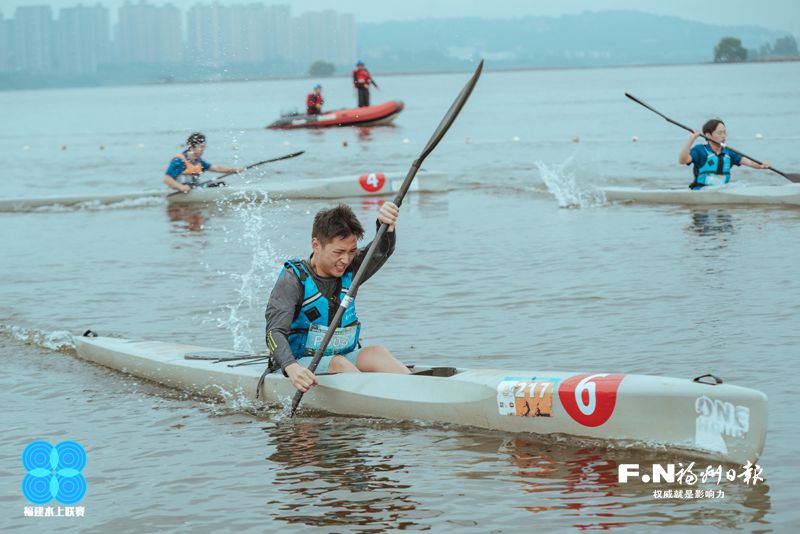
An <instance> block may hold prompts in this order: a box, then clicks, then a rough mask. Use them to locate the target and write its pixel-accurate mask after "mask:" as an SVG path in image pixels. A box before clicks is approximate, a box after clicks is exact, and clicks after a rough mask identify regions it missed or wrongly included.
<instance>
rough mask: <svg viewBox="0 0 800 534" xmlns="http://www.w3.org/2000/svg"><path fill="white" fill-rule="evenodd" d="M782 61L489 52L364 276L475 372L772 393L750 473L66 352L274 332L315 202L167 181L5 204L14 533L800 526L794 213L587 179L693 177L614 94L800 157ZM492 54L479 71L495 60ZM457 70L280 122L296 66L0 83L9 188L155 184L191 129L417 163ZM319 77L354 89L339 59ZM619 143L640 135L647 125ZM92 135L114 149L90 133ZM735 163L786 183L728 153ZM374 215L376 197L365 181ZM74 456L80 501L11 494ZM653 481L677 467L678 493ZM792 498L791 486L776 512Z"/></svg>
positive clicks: (406, 342)
mask: <svg viewBox="0 0 800 534" xmlns="http://www.w3.org/2000/svg"><path fill="white" fill-rule="evenodd" d="M797 65H798V64H797V63H787V64H764V65H739V66H710V65H702V66H683V67H658V68H655V67H653V68H627V69H592V70H564V71H530V72H506V73H495V72H491V71H489V72H486V73H485V74H484V76H483V78H482V79H481V81H480V82H479V84H478V87H477V89H476V90H475V93H474V95H473V97H472V99H471V100H470V101H469V102H468V104H467V106H466V107H465V109H464V111H463V112H462V115H461V117H460V118H459V119H458V121H457V123H456V124H455V125H454V127H453V128H452V129H451V131H450V132H449V133H448V135H447V137H446V138H445V140H444V141H443V142H442V143H441V145H440V146H439V147H438V148H437V149H436V151H435V152H434V153H433V154H432V155H431V156H430V157H429V158H428V160H427V161H426V163H425V166H426V167H427V168H430V169H432V170H442V171H446V172H448V173H449V174H450V177H451V186H452V190H451V191H449V192H448V193H444V194H429V195H410V196H409V197H408V198H407V200H406V202H405V204H404V205H403V209H402V216H401V220H400V224H399V226H398V245H397V252H396V253H395V255H394V256H393V257H392V259H391V260H390V261H389V262H388V264H387V265H386V266H385V267H384V269H383V270H382V271H381V272H380V273H379V274H378V275H376V276H375V277H374V278H373V279H372V280H370V281H369V282H368V283H367V284H366V285H365V286H364V288H363V290H362V291H361V292H360V293H359V302H360V313H361V315H362V317H363V318H364V319H365V334H366V336H367V338H368V339H369V340H370V341H371V342H380V343H382V344H385V345H386V346H388V347H389V348H390V349H391V350H392V351H393V352H394V353H395V354H397V355H399V356H400V357H401V358H403V359H405V360H407V361H414V362H418V363H425V362H437V363H444V364H450V365H460V366H465V367H495V368H497V367H509V368H516V369H520V368H522V369H532V370H534V369H535V370H548V369H553V370H556V369H557V370H574V371H609V372H625V373H642V374H655V375H666V376H676V377H685V378H690V377H694V376H697V375H700V374H703V373H706V372H711V373H714V374H716V375H719V376H722V377H724V378H725V379H726V381H729V382H733V383H736V384H739V385H743V386H747V387H752V388H755V389H759V390H761V391H763V392H765V393H767V395H768V396H769V399H770V407H769V411H770V412H769V433H768V437H767V444H766V449H765V452H764V455H763V456H762V458H761V460H760V464H761V466H762V467H763V468H764V476H765V478H766V483H765V484H763V485H758V486H756V487H750V486H745V485H743V484H741V483H738V482H737V483H727V484H726V483H725V482H724V481H723V483H722V484H721V485H720V488H721V489H723V490H724V491H725V495H724V497H722V498H715V499H698V500H679V499H678V500H676V499H656V498H654V496H653V490H654V489H659V488H657V487H654V486H653V485H652V484H651V485H647V484H642V483H629V484H619V483H618V482H617V465H618V464H619V463H654V462H662V463H666V462H669V461H671V460H673V459H675V458H674V457H673V456H672V455H671V454H669V453H666V452H641V451H625V450H614V449H598V448H586V447H584V446H581V445H580V444H578V443H570V442H569V441H566V442H552V441H549V440H546V439H541V438H536V437H535V436H525V435H521V436H520V435H504V434H499V433H492V432H483V431H478V430H474V429H464V428H458V427H449V426H446V425H430V424H420V423H416V422H396V421H382V420H370V419H359V418H342V417H321V416H313V415H306V416H302V417H299V418H296V419H294V420H287V419H286V418H285V416H283V415H281V413H282V412H281V411H280V410H279V409H277V408H276V409H272V410H266V411H264V410H253V409H252V408H251V407H250V406H248V405H247V404H246V403H243V402H241V401H240V400H236V399H233V400H231V401H229V402H227V403H217V402H211V401H208V400H206V399H198V398H193V397H187V396H185V395H183V394H181V393H178V392H175V391H173V390H170V389H166V388H163V387H160V386H157V385H154V384H150V383H147V382H143V381H140V380H136V379H133V378H131V377H129V376H126V375H123V374H120V373H117V372H114V371H110V370H107V369H104V368H100V367H96V366H93V365H91V364H87V363H85V362H83V361H81V360H78V359H76V358H74V357H73V355H74V350H73V349H72V344H71V341H70V338H69V335H68V334H69V333H80V332H82V331H83V330H85V329H86V328H92V329H93V330H95V331H97V332H99V333H101V334H113V335H119V336H124V337H132V338H145V339H156V340H165V341H181V342H187V343H195V344H199V345H204V346H213V347H220V348H237V349H242V350H263V348H264V347H263V328H264V319H263V314H264V307H265V304H266V299H267V297H268V294H269V291H270V289H271V287H272V284H273V283H274V280H275V277H276V275H277V273H278V271H279V269H280V266H281V263H282V261H283V260H284V259H285V258H287V257H293V256H297V255H304V254H307V252H308V241H309V234H310V224H311V219H312V217H313V214H314V213H315V212H316V211H317V210H318V209H320V208H322V207H323V206H328V205H330V204H331V203H330V202H324V201H315V200H303V201H299V200H293V201H275V202H271V203H266V204H263V205H240V206H235V207H217V206H205V207H197V208H185V207H184V208H168V207H167V205H166V204H165V203H164V201H163V200H153V199H150V200H143V201H132V202H128V203H125V204H123V205H118V206H111V207H108V206H105V207H103V206H88V207H83V208H81V209H54V208H45V209H41V210H38V211H34V212H28V213H11V212H6V213H0V242H2V254H0V256H1V257H2V261H0V280H2V282H0V364H1V365H2V368H3V372H2V373H0V403H1V404H2V406H3V412H4V413H3V417H2V421H3V425H2V428H3V431H4V436H3V440H2V444H0V458H2V462H0V473H2V477H0V480H1V481H2V486H1V487H0V489H1V490H2V491H0V525H2V526H3V529H2V530H3V531H6V532H10V531H28V532H43V531H48V530H52V531H63V532H69V531H82V532H110V531H113V532H115V533H117V534H122V533H126V532H131V533H134V532H136V533H138V532H151V531H155V530H164V531H179V532H189V531H191V532H212V531H213V532H237V533H243V532H265V531H278V530H280V531H282V532H293V531H297V532H300V531H306V530H312V529H316V530H319V531H320V532H332V531H336V532H342V531H355V532H380V531H393V530H434V531H452V532H481V533H482V532H519V531H521V530H532V529H547V530H558V531H562V530H570V529H572V530H628V531H631V532H647V531H655V530H658V531H662V530H664V531H675V532H691V531H697V532H700V531H703V532H707V531H709V530H715V529H718V530H724V529H729V528H735V529H740V530H743V531H759V532H771V531H772V532H786V531H789V530H792V526H794V527H795V528H796V527H797V525H798V523H800V511H798V507H797V506H796V503H797V501H798V498H800V487H798V483H797V477H796V473H797V469H798V463H800V462H798V460H797V454H796V449H797V438H798V433H797V430H796V425H797V422H796V421H797V417H796V412H795V408H796V406H797V404H798V401H800V397H798V393H797V391H798V386H797V375H796V373H795V372H793V371H791V369H792V367H793V365H795V360H796V357H797V352H798V346H800V334H798V328H797V325H796V321H797V317H798V316H799V315H800V281H799V280H800V279H799V278H798V275H797V264H798V261H797V260H798V258H800V255H799V254H798V250H800V231H798V229H799V228H800V210H795V209H769V208H688V207H682V206H631V205H614V204H608V203H605V202H604V201H603V199H602V195H600V194H598V193H597V189H596V188H597V187H598V186H599V185H605V184H614V185H641V186H653V187H655V186H659V185H661V186H682V185H686V184H688V183H689V181H690V177H689V174H690V171H689V169H688V168H685V167H681V166H679V165H678V164H677V163H676V161H677V157H678V152H679V150H680V148H681V146H682V145H683V143H684V142H685V139H686V135H685V133H684V132H683V131H681V130H679V129H678V128H676V127H674V126H672V125H670V124H668V123H666V122H664V121H663V120H662V119H660V118H658V117H657V116H656V115H654V114H652V113H650V112H648V111H646V110H644V109H643V108H641V107H639V106H636V105H635V104H633V103H631V102H630V101H628V100H627V99H626V98H624V96H623V93H624V92H626V91H627V92H630V93H633V94H634V95H637V96H639V97H640V98H643V99H645V100H646V101H648V102H649V103H651V104H652V105H653V106H655V107H656V108H658V109H660V110H662V111H664V112H665V113H667V114H669V115H671V116H673V117H674V118H676V119H677V120H679V121H681V122H684V123H688V124H692V125H696V126H699V125H701V124H702V123H703V122H704V121H705V120H706V119H708V118H710V117H713V116H721V117H723V118H724V119H725V120H726V122H727V126H728V132H729V142H730V143H731V145H733V146H735V147H737V148H740V149H742V150H744V151H745V152H748V153H751V154H752V155H753V156H755V157H757V158H762V159H766V160H769V161H770V162H772V163H773V164H775V166H777V167H778V168H780V169H783V170H786V171H787V172H798V171H800V152H798V150H797V147H798V141H800V130H798V124H800V69H798V68H797ZM487 66H488V67H489V68H491V65H487ZM466 79H467V75H466V74H463V73H462V74H447V75H444V74H442V75H427V76H421V75H420V76H393V77H383V78H380V77H379V78H378V80H379V83H380V84H381V91H380V92H375V93H374V94H373V100H374V101H376V102H377V101H381V100H386V99H403V100H404V101H405V103H406V106H407V107H406V110H405V111H404V112H403V113H402V114H401V115H400V116H399V118H398V120H397V124H396V126H395V127H388V128H387V127H384V128H374V129H370V130H358V129H336V130H327V131H319V132H314V131H298V132H275V131H269V130H265V129H264V125H266V124H267V123H269V122H271V121H272V120H273V119H274V118H276V117H277V116H278V114H279V113H280V111H281V110H282V109H286V108H290V107H295V105H297V107H299V106H300V105H301V104H302V103H303V99H304V95H305V93H306V92H307V90H309V88H310V86H311V85H312V83H313V80H283V81H259V82H242V83H220V84H197V85H158V86H142V87H119V88H91V89H64V90H48V91H28V92H3V93H0V109H2V116H3V119H2V124H3V128H2V130H1V131H0V160H1V161H3V179H2V180H3V192H2V197H3V198H8V197H21V196H25V197H36V196H51V195H68V194H83V193H87V194H88V193H97V194H108V193H116V192H124V191H134V190H142V189H154V188H158V187H159V186H160V185H161V178H162V177H163V173H164V169H165V168H166V165H167V163H168V161H169V159H170V157H171V156H172V155H173V154H175V153H176V152H177V151H178V150H179V149H180V144H181V143H182V141H183V140H184V139H185V138H186V136H187V134H188V133H190V132H191V131H193V130H201V131H203V132H205V133H206V135H207V136H208V142H209V147H208V149H207V151H206V158H207V159H208V160H209V161H211V162H212V163H219V164H223V165H228V164H234V163H239V164H245V163H249V162H252V161H257V160H261V159H266V158H268V157H274V156H277V155H281V154H283V153H287V152H291V151H294V150H300V149H304V150H306V154H305V155H303V156H301V157H299V158H296V159H293V160H290V161H285V162H280V163H277V164H274V165H273V166H271V167H265V168H263V169H264V170H263V172H259V173H254V174H253V175H251V176H250V177H249V178H248V179H252V180H265V181H268V180H270V179H274V178H275V177H277V178H279V179H281V180H282V181H283V180H287V179H291V178H294V177H298V178H324V177H326V176H332V175H344V174H360V173H363V172H366V171H379V170H399V171H405V170H407V169H408V166H409V165H410V164H411V162H412V161H413V160H414V159H415V158H416V157H417V154H418V153H419V151H420V150H421V148H422V146H423V145H424V143H425V142H426V141H427V139H428V137H429V136H430V134H431V133H432V131H433V130H434V128H435V127H436V125H437V124H438V122H439V120H440V119H441V117H442V115H443V113H444V112H445V110H446V109H447V108H448V106H449V105H450V102H451V101H452V99H453V98H454V97H455V95H456V94H457V93H458V91H459V90H460V88H461V87H462V85H463V84H464V82H465V81H466ZM324 85H325V96H326V101H327V102H330V103H331V105H332V106H333V107H340V106H349V105H351V104H352V103H353V102H354V95H353V94H352V91H351V89H350V87H349V85H348V82H347V80H346V79H344V78H334V79H330V80H327V81H325V82H324ZM634 136H635V137H636V138H637V139H638V142H633V141H632V138H633V137H634ZM101 147H102V148H101ZM735 179H736V180H737V181H745V182H749V183H754V184H755V183H758V184H780V183H781V179H780V177H778V176H776V175H770V174H767V173H765V172H759V171H753V170H750V169H747V170H743V169H739V168H737V169H736V170H735ZM348 202H349V203H351V204H352V205H353V206H354V208H355V210H356V212H357V214H358V215H359V217H360V218H361V219H362V221H364V223H365V226H366V227H367V228H372V226H371V225H372V222H371V221H372V220H374V217H375V214H376V211H377V208H378V205H379V204H378V201H377V200H375V199H367V200H363V199H351V200H350V201H348ZM34 439H45V440H48V441H50V442H53V443H56V442H58V441H61V440H65V439H73V440H76V441H79V442H80V443H82V444H83V445H84V446H85V447H86V449H87V453H88V464H87V466H86V469H85V470H84V474H85V476H86V479H87V481H88V493H87V495H86V497H85V498H84V500H83V501H82V503H81V504H82V505H83V506H85V513H86V516H85V517H83V518H38V519H37V518H27V517H24V516H23V510H24V507H25V505H26V501H25V499H24V498H23V497H22V494H21V492H20V481H21V479H22V476H23V474H24V470H23V469H22V466H21V464H20V460H19V458H20V454H21V452H22V450H23V448H24V447H25V446H26V445H27V444H28V443H29V442H30V441H32V440H34ZM664 489H666V488H664ZM793 503H794V504H793Z"/></svg>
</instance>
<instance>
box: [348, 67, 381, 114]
mask: <svg viewBox="0 0 800 534" xmlns="http://www.w3.org/2000/svg"><path fill="white" fill-rule="evenodd" d="M370 85H374V86H375V88H376V89H377V88H378V84H377V83H375V80H373V79H372V76H371V75H370V73H369V71H368V70H367V68H366V67H365V66H364V62H363V61H361V60H360V59H359V60H358V62H357V63H356V68H355V70H354V71H353V87H355V88H356V89H357V90H358V107H360V108H363V107H366V106H369V86H370Z"/></svg>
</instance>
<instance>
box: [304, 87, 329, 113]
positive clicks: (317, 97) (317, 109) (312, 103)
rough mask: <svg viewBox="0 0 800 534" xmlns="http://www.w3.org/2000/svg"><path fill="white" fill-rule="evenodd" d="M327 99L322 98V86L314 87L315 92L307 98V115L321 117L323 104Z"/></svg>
mask: <svg viewBox="0 0 800 534" xmlns="http://www.w3.org/2000/svg"><path fill="white" fill-rule="evenodd" d="M324 103H325V99H323V98H322V86H321V85H320V84H317V85H315V86H314V91H313V92H312V93H309V94H308V96H307V97H306V113H308V114H309V115H319V114H320V113H322V104H324Z"/></svg>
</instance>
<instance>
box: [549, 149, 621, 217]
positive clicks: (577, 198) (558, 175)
mask: <svg viewBox="0 0 800 534" xmlns="http://www.w3.org/2000/svg"><path fill="white" fill-rule="evenodd" d="M572 159H573V158H572V157H569V158H568V159H567V160H566V161H565V162H563V163H560V164H557V165H546V164H544V163H542V162H540V161H537V162H535V163H536V166H537V167H538V168H539V175H540V176H541V178H542V181H543V182H544V184H545V185H546V186H547V190H548V191H550V193H552V194H553V196H554V197H556V201H557V202H558V207H560V208H589V207H593V206H601V205H603V204H605V203H606V198H605V195H603V193H602V191H598V190H597V189H595V188H592V187H586V186H581V185H580V184H578V180H577V178H576V177H575V174H574V173H572V172H571V171H568V170H567V167H568V166H569V165H570V164H571V163H572Z"/></svg>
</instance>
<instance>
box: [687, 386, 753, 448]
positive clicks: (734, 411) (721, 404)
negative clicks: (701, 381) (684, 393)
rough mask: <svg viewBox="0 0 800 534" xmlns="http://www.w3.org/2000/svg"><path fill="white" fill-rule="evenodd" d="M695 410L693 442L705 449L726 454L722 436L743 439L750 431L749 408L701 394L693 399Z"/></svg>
mask: <svg viewBox="0 0 800 534" xmlns="http://www.w3.org/2000/svg"><path fill="white" fill-rule="evenodd" d="M694 410H695V412H697V419H696V420H695V433H694V444H695V445H697V446H698V447H701V448H703V449H705V450H707V451H714V452H721V453H722V454H728V445H727V444H726V443H725V437H724V436H730V437H732V438H739V439H744V437H745V436H746V435H747V433H748V432H749V431H750V408H748V407H747V406H739V405H734V404H733V403H731V402H728V401H721V400H719V399H711V398H709V397H706V396H705V395H703V396H702V397H698V398H697V399H696V400H695V401H694Z"/></svg>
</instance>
